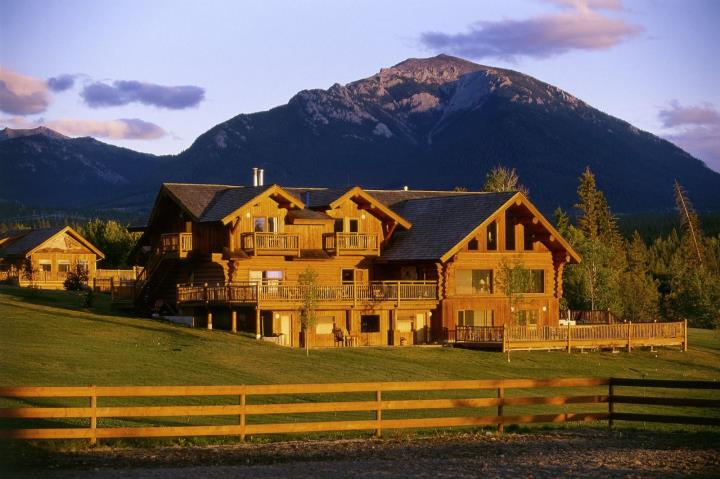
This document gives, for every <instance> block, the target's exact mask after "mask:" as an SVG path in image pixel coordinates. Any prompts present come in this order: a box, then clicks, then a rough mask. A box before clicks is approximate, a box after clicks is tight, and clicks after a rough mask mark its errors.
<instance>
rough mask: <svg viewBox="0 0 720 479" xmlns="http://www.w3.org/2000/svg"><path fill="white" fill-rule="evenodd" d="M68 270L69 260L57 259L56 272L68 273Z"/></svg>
mask: <svg viewBox="0 0 720 479" xmlns="http://www.w3.org/2000/svg"><path fill="white" fill-rule="evenodd" d="M69 272H70V261H68V260H66V259H61V260H59V261H58V273H69Z"/></svg>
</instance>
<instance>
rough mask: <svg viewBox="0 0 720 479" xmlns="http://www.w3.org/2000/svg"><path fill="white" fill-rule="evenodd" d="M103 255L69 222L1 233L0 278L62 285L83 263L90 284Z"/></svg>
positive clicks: (44, 285) (54, 286) (24, 283)
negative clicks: (49, 226) (51, 226)
mask: <svg viewBox="0 0 720 479" xmlns="http://www.w3.org/2000/svg"><path fill="white" fill-rule="evenodd" d="M104 257H105V255H104V254H103V253H102V252H101V251H100V250H99V249H97V248H96V247H95V246H94V245H93V244H92V243H90V242H89V241H88V240H86V239H85V238H84V237H83V236H82V235H81V234H80V233H78V232H77V231H75V230H74V229H72V228H71V227H69V226H56V227H54V228H41V229H34V230H30V229H27V230H15V231H8V232H6V233H0V281H4V282H9V283H12V284H16V285H18V286H30V285H32V286H35V287H38V288H42V289H63V283H64V282H65V279H66V278H67V274H68V273H69V272H70V271H72V270H73V269H74V267H75V266H76V265H80V266H81V267H84V268H85V269H86V270H87V272H88V278H89V282H90V283H91V284H92V281H93V278H94V277H95V272H96V263H97V262H98V261H100V260H101V259H103V258H104Z"/></svg>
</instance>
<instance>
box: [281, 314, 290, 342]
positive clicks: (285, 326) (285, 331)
mask: <svg viewBox="0 0 720 479" xmlns="http://www.w3.org/2000/svg"><path fill="white" fill-rule="evenodd" d="M291 324H292V317H291V316H290V315H289V314H280V331H279V333H280V335H281V336H280V344H281V345H282V346H292V329H291Z"/></svg>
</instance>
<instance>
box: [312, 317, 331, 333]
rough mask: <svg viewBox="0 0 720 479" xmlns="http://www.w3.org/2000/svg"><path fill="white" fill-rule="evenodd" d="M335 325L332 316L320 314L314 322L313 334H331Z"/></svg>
mask: <svg viewBox="0 0 720 479" xmlns="http://www.w3.org/2000/svg"><path fill="white" fill-rule="evenodd" d="M333 326H335V318H333V317H332V316H321V317H319V318H318V319H317V323H316V324H315V334H332V332H333Z"/></svg>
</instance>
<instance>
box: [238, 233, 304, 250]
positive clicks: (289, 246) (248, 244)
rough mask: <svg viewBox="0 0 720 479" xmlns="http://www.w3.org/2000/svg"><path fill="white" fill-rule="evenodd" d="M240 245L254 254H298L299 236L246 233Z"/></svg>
mask: <svg viewBox="0 0 720 479" xmlns="http://www.w3.org/2000/svg"><path fill="white" fill-rule="evenodd" d="M242 247H243V249H244V250H245V251H249V252H251V253H252V254H254V255H271V254H285V255H287V254H293V255H299V254H300V236H299V235H294V234H286V233H246V234H244V235H242Z"/></svg>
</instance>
